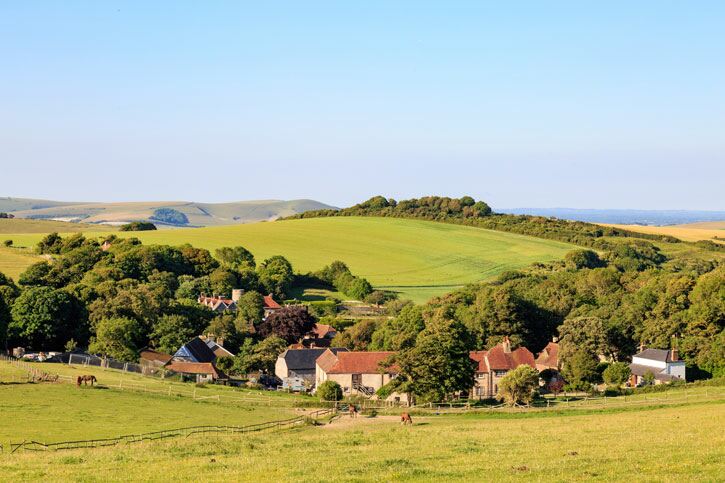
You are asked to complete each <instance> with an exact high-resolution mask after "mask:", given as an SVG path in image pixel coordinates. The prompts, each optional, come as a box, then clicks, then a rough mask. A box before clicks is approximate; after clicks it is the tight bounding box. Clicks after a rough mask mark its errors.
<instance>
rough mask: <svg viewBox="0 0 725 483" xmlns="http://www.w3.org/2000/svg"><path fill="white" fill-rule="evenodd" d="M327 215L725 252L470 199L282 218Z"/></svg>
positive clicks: (381, 204) (385, 203)
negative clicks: (507, 211)
mask: <svg viewBox="0 0 725 483" xmlns="http://www.w3.org/2000/svg"><path fill="white" fill-rule="evenodd" d="M330 216H384V217H388V216H389V217H396V218H416V219H423V220H430V221H441V222H446V223H454V224H462V225H468V226H476V227H479V228H486V229H489V230H498V231H506V232H511V233H517V234H520V235H529V236H535V237H538V238H545V239H549V240H557V241H561V242H566V243H573V244H575V245H580V246H586V247H590V248H594V249H596V250H609V249H611V248H612V246H613V245H614V244H615V243H613V242H611V241H610V240H608V238H639V239H643V240H652V241H661V242H668V243H682V244H688V245H693V246H697V247H699V248H703V249H705V250H710V251H716V252H722V251H725V246H723V245H721V244H718V243H715V242H712V241H709V240H703V241H698V242H685V241H682V240H680V239H679V238H675V237H672V236H669V235H658V234H649V233H639V232H634V231H630V230H623V229H621V228H614V227H607V226H602V225H596V224H593V223H586V222H582V221H568V220H560V219H557V218H547V217H543V216H531V215H507V214H501V213H494V212H493V211H492V210H491V208H490V207H489V206H488V204H486V203H485V202H484V201H476V200H474V199H473V198H472V197H470V196H463V197H461V198H448V197H441V196H427V197H423V198H417V199H416V198H413V199H409V200H402V201H396V200H394V199H392V198H385V197H384V196H374V197H372V198H370V199H369V200H367V201H364V202H362V203H358V204H357V205H354V206H351V207H349V208H342V209H339V210H332V209H326V210H312V211H306V212H304V213H299V214H296V215H292V216H290V217H288V218H285V219H295V218H297V219H299V218H318V217H330Z"/></svg>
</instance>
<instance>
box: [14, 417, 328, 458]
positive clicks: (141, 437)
mask: <svg viewBox="0 0 725 483" xmlns="http://www.w3.org/2000/svg"><path fill="white" fill-rule="evenodd" d="M335 412H336V411H335V410H334V409H320V410H318V411H314V412H311V413H309V414H307V415H304V416H297V417H295V418H290V419H282V420H278V421H267V422H264V423H258V424H249V425H246V426H188V427H184V428H175V429H166V430H163V431H154V432H150V433H141V434H127V435H123V436H117V437H114V438H103V439H86V440H76V441H60V442H57V443H43V442H40V441H23V442H22V443H12V442H11V443H10V444H9V448H10V453H14V452H16V451H18V450H20V449H22V450H23V451H60V450H65V449H81V448H102V447H105V446H116V445H119V444H133V443H140V442H143V441H155V440H159V439H168V438H178V437H182V436H183V437H185V438H188V437H189V436H192V435H196V434H209V433H226V434H246V433H255V432H259V431H264V430H270V429H275V430H281V429H286V428H291V427H294V426H298V425H300V424H303V423H304V422H305V421H308V420H317V419H319V418H321V417H324V416H328V415H334V414H335Z"/></svg>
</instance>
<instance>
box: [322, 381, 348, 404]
mask: <svg viewBox="0 0 725 483" xmlns="http://www.w3.org/2000/svg"><path fill="white" fill-rule="evenodd" d="M317 396H318V397H319V398H320V400H321V401H339V400H341V399H342V388H341V387H340V385H339V384H338V383H337V382H335V381H325V382H323V383H322V384H320V385H319V386H317Z"/></svg>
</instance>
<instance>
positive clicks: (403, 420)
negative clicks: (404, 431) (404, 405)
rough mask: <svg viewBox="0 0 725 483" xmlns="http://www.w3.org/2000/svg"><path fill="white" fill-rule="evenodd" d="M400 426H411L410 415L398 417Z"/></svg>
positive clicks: (404, 414) (405, 414)
mask: <svg viewBox="0 0 725 483" xmlns="http://www.w3.org/2000/svg"><path fill="white" fill-rule="evenodd" d="M400 424H403V425H405V424H410V425H412V424H413V420H412V419H411V417H410V414H408V413H403V414H401V415H400Z"/></svg>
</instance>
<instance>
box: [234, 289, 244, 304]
mask: <svg viewBox="0 0 725 483" xmlns="http://www.w3.org/2000/svg"><path fill="white" fill-rule="evenodd" d="M243 293H244V290H242V289H241V288H235V289H234V290H232V302H239V299H240V298H242V294H243Z"/></svg>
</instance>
